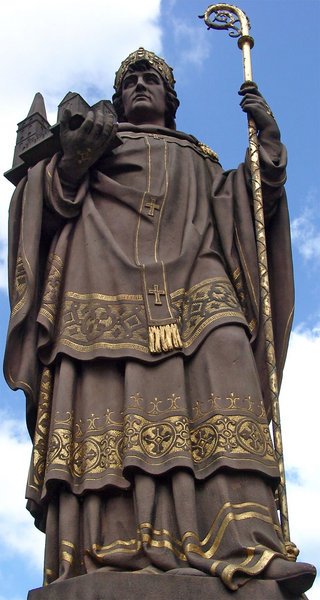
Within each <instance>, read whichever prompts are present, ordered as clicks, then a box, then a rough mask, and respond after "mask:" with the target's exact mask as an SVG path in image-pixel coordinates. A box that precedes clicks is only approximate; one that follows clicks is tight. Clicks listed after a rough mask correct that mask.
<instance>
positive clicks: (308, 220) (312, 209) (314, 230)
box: [291, 191, 320, 261]
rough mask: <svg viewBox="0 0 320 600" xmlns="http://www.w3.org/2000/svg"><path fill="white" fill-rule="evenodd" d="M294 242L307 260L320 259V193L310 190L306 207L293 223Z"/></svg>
mask: <svg viewBox="0 0 320 600" xmlns="http://www.w3.org/2000/svg"><path fill="white" fill-rule="evenodd" d="M291 235H292V242H293V244H294V245H295V246H296V248H297V250H298V251H299V253H300V254H301V255H302V256H303V258H304V259H305V260H312V261H319V260H320V215H319V198H318V195H317V194H316V193H315V192H314V191H311V192H309V194H308V196H307V199H306V203H305V207H304V209H303V211H302V213H301V214H300V216H299V217H297V218H295V219H294V220H293V222H292V224H291Z"/></svg>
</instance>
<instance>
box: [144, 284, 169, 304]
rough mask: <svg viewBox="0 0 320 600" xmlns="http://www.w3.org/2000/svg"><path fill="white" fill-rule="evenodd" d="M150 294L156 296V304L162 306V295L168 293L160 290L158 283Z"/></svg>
mask: <svg viewBox="0 0 320 600" xmlns="http://www.w3.org/2000/svg"><path fill="white" fill-rule="evenodd" d="M148 294H154V303H155V304H158V305H160V306H162V302H161V300H160V295H161V296H165V295H166V293H165V291H164V290H159V286H158V284H157V283H155V284H154V285H153V290H149V291H148Z"/></svg>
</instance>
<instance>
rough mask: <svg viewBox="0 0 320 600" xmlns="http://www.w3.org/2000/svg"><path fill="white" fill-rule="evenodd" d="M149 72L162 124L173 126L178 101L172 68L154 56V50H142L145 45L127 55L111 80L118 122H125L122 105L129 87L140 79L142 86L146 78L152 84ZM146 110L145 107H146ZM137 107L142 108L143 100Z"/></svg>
mask: <svg viewBox="0 0 320 600" xmlns="http://www.w3.org/2000/svg"><path fill="white" fill-rule="evenodd" d="M152 75H153V78H154V81H153V83H155V84H156V88H154V89H155V90H156V96H155V97H156V99H157V103H158V104H157V109H158V110H159V111H161V110H162V104H163V111H164V120H165V126H166V127H169V128H170V129H175V115H176V110H177V108H178V106H179V100H178V98H177V94H176V92H175V89H174V84H175V80H174V77H173V71H172V68H171V67H169V66H168V65H167V64H166V62H165V61H164V59H163V58H160V57H159V56H156V54H154V53H153V52H149V51H148V50H144V48H139V50H136V51H135V52H132V53H131V54H129V56H128V57H127V58H126V59H125V60H124V61H123V62H122V63H121V65H120V68H119V70H118V71H117V72H116V77H115V82H114V89H115V90H116V91H115V94H114V95H113V98H112V100H113V104H114V107H115V110H116V112H117V115H118V120H119V123H123V122H126V121H128V118H127V115H126V112H125V106H124V105H125V104H128V95H130V87H131V86H133V85H139V84H138V83H137V81H138V80H139V81H140V82H141V89H142V86H143V85H144V82H145V85H146V86H148V79H150V84H151V82H152ZM147 109H148V107H147V106H146V110H147ZM140 110H141V111H143V105H142V102H141V106H140ZM138 119H139V117H138ZM141 122H142V121H141Z"/></svg>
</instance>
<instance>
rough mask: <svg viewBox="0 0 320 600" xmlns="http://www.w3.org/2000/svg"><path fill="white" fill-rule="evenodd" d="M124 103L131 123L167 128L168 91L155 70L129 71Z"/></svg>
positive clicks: (125, 111)
mask: <svg viewBox="0 0 320 600" xmlns="http://www.w3.org/2000/svg"><path fill="white" fill-rule="evenodd" d="M122 102H123V108H124V114H125V116H126V120H127V121H128V122H129V123H133V124H134V125H143V124H146V123H149V124H153V125H160V126H162V127H164V126H165V111H166V90H165V87H164V83H163V80H162V77H161V76H160V75H159V74H158V73H157V71H156V70H155V69H152V68H150V69H148V70H147V71H131V72H130V71H129V72H128V73H127V74H126V75H125V76H124V79H123V83H122Z"/></svg>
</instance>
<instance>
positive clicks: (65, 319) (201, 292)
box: [40, 257, 246, 353]
mask: <svg viewBox="0 0 320 600" xmlns="http://www.w3.org/2000/svg"><path fill="white" fill-rule="evenodd" d="M60 268H61V267H60V265H59V263H58V261H57V258H56V257H55V258H54V259H53V260H52V262H51V269H50V273H49V276H48V280H47V285H46V289H45V294H44V297H43V303H42V306H41V309H40V314H41V315H42V317H45V318H46V319H47V320H48V321H49V323H50V325H49V324H48V326H49V327H52V326H55V328H56V334H55V337H56V344H60V345H63V346H66V347H69V348H72V349H74V350H76V351H77V352H81V353H85V352H90V351H92V350H97V349H101V350H102V351H103V350H104V349H117V348H128V349H134V350H138V351H141V352H143V353H149V345H148V328H147V320H146V312H145V306H144V302H143V296H142V295H140V294H119V295H114V296H109V295H106V294H98V293H91V294H81V293H77V292H71V291H69V292H65V293H64V295H63V299H62V308H61V311H60V315H59V318H58V319H56V313H57V298H58V292H59V271H60ZM170 303H171V308H172V313H173V317H174V318H175V319H176V321H177V323H178V327H179V330H180V335H181V339H182V343H183V347H184V348H188V347H189V346H190V345H191V344H192V343H193V342H194V341H195V340H196V339H197V337H198V336H199V335H200V334H201V333H202V332H203V331H204V330H205V329H206V328H207V327H209V326H210V325H212V324H216V322H217V321H218V320H219V319H226V320H228V321H230V322H232V321H237V322H242V323H243V324H244V325H245V324H246V319H245V317H244V314H243V311H242V309H241V307H240V305H239V302H238V300H237V298H236V295H235V291H234V288H233V286H232V284H231V283H230V281H229V280H228V278H226V277H223V278H221V277H215V278H211V279H206V280H204V281H202V282H200V283H198V284H196V285H194V286H193V287H191V288H190V289H189V290H185V289H183V288H181V289H178V290H175V291H174V292H172V293H171V294H170Z"/></svg>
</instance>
